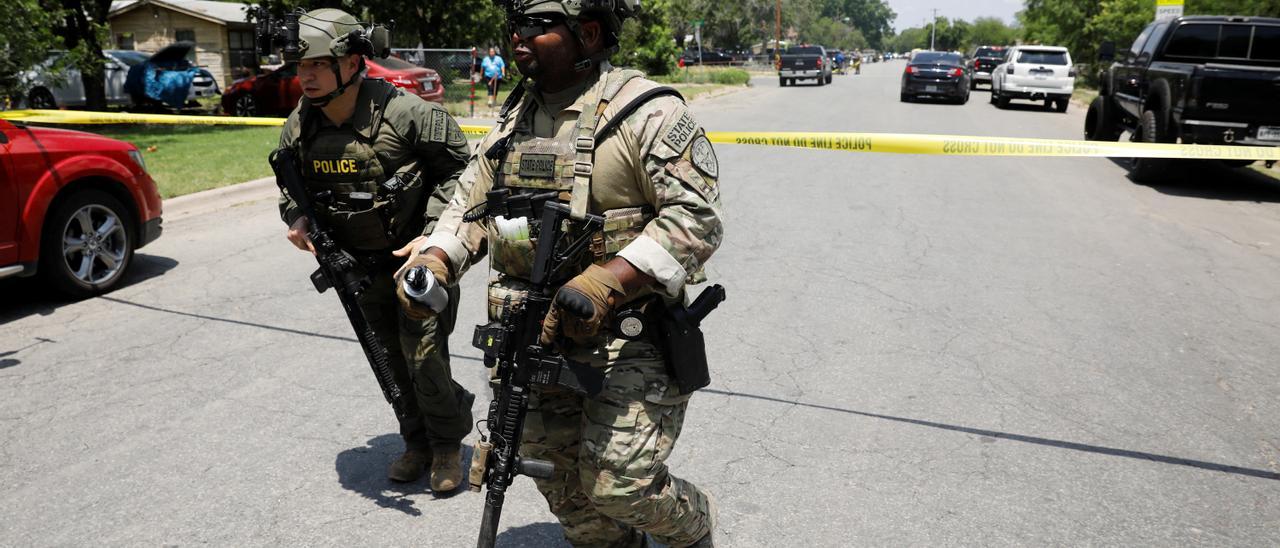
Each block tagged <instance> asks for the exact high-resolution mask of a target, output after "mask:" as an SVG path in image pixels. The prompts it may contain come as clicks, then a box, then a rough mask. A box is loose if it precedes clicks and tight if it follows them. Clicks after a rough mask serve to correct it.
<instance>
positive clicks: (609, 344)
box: [403, 0, 723, 546]
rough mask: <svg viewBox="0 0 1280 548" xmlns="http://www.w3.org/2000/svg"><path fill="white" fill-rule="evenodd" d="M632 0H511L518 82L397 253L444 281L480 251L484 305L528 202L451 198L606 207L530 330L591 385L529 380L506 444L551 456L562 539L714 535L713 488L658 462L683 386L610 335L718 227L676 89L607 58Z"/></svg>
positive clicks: (706, 162)
mask: <svg viewBox="0 0 1280 548" xmlns="http://www.w3.org/2000/svg"><path fill="white" fill-rule="evenodd" d="M638 7H639V6H638V0H516V1H515V2H514V5H511V6H510V9H509V17H510V18H511V20H510V21H509V26H510V30H511V32H512V34H513V40H514V53H515V55H514V59H515V61H516V63H517V64H518V65H519V68H520V72H521V73H522V74H524V75H526V76H527V77H529V78H530V80H531V82H528V83H526V84H527V85H526V88H525V90H524V95H523V97H522V98H519V99H518V100H516V101H515V102H510V101H509V102H508V107H505V108H504V116H502V117H501V118H500V120H499V123H498V126H497V127H496V128H495V129H494V130H493V131H492V132H490V133H489V135H488V136H487V137H486V138H485V139H484V141H483V142H482V143H481V145H480V147H479V148H478V149H477V154H476V155H475V156H473V157H472V159H471V163H470V165H469V166H468V168H467V172H466V173H465V174H464V175H463V177H462V179H461V181H460V182H459V189H458V192H457V193H456V194H455V195H454V196H453V199H452V201H451V203H450V205H449V209H448V210H447V211H446V212H445V213H444V215H443V216H442V217H441V219H440V224H439V225H438V226H437V228H436V230H435V231H434V232H433V233H432V234H431V235H430V236H429V237H428V238H425V239H423V240H420V241H418V242H416V245H415V250H414V255H413V256H412V257H411V259H410V261H409V262H408V265H411V266H425V267H427V268H429V269H431V271H432V272H433V273H434V274H435V275H436V278H437V279H438V280H439V281H440V282H441V283H443V284H445V285H448V284H450V283H456V281H457V278H458V277H460V276H461V275H462V274H463V273H464V272H465V271H466V270H467V268H468V267H469V266H471V265H472V263H473V262H475V261H476V260H478V259H479V257H480V256H481V255H482V254H484V253H485V252H486V251H487V252H488V255H489V257H490V267H491V268H492V269H493V270H494V271H495V272H496V275H495V276H494V277H493V278H492V281H491V282H490V284H489V299H488V302H489V315H490V319H491V320H496V319H498V318H499V317H500V314H501V309H502V307H503V304H504V303H507V302H512V303H518V302H519V301H520V300H521V299H523V298H524V296H525V295H527V292H526V290H527V288H528V287H529V286H528V280H529V279H530V278H529V277H530V274H531V272H530V267H531V263H532V255H533V249H534V246H535V243H534V242H533V241H531V240H530V239H529V231H528V230H527V229H524V228H522V226H524V224H525V223H527V222H529V219H527V218H518V219H505V218H496V219H494V220H488V219H481V220H479V221H477V222H463V217H464V213H465V212H467V211H468V210H470V209H472V208H473V207H479V206H480V205H481V204H485V202H486V199H487V194H486V193H487V192H488V191H490V190H493V189H495V188H499V187H505V188H507V189H510V192H511V193H512V194H513V195H523V196H539V195H541V196H544V198H539V199H546V198H545V196H546V194H547V192H548V191H559V195H558V196H559V198H558V199H559V200H562V201H564V202H567V203H568V205H569V206H570V208H571V209H572V211H573V212H574V216H579V218H581V217H580V216H581V215H583V214H586V213H590V214H594V215H600V216H603V217H604V218H605V224H604V229H603V231H601V232H599V233H597V234H594V235H593V237H592V245H591V255H590V256H589V257H588V258H587V260H586V261H585V262H586V264H583V265H579V266H578V267H577V268H576V269H574V270H573V271H571V272H569V273H568V275H567V276H565V277H564V278H562V279H564V281H565V283H564V285H563V286H562V287H561V289H560V290H559V291H558V293H557V295H556V298H555V305H554V306H553V308H552V311H551V312H550V313H549V314H548V316H547V317H546V318H545V319H544V321H543V333H542V342H543V344H554V345H556V346H557V347H559V348H560V349H561V350H562V351H563V352H564V353H565V355H566V357H568V358H570V359H572V360H575V361H579V362H583V363H590V364H592V365H593V366H595V367H599V368H601V369H602V370H603V371H604V373H605V375H606V377H605V381H604V382H605V386H604V389H603V391H602V392H600V393H599V394H598V395H596V396H592V397H583V396H579V395H577V394H576V393H574V392H571V391H568V390H564V389H560V388H558V387H553V386H537V387H536V388H535V389H534V391H533V393H532V398H531V403H530V409H529V415H528V418H527V420H526V422H525V432H524V444H523V445H522V447H521V448H520V453H521V454H522V455H524V456H525V457H529V458H536V459H540V460H546V461H550V462H552V463H553V464H554V465H555V474H554V476H553V477H552V478H550V479H545V480H543V479H536V480H535V482H536V484H537V486H538V490H539V491H540V492H541V493H542V494H543V496H544V497H545V498H546V500H547V502H548V504H549V505H550V509H551V511H552V512H553V513H555V514H556V516H557V517H558V518H559V520H560V523H561V525H562V526H563V527H564V533H565V537H566V538H567V539H568V540H569V541H570V542H571V543H572V544H573V545H575V546H640V545H641V544H642V543H643V542H644V534H648V536H650V537H652V538H653V539H655V540H657V541H658V542H661V543H663V544H667V545H671V546H710V545H711V544H712V531H713V530H714V528H715V523H714V519H715V517H714V515H715V511H714V504H713V502H712V499H711V497H710V495H709V494H708V493H707V492H706V491H704V490H702V489H699V488H698V487H697V486H695V485H694V484H693V483H691V482H689V481H688V480H685V479H682V478H680V477H677V476H676V475H675V474H674V473H672V471H671V470H670V469H669V468H668V467H667V465H666V461H667V458H668V457H669V456H670V454H671V451H672V450H673V448H674V445H675V442H676V439H677V438H678V437H679V435H680V429H681V426H682V424H683V422H684V418H685V412H686V409H687V407H688V402H689V398H690V396H691V394H688V393H682V391H681V389H680V388H679V385H678V384H677V383H676V382H675V379H674V378H673V377H672V376H671V373H669V371H668V369H667V367H666V363H665V360H664V356H665V355H666V353H667V352H668V349H667V348H666V347H664V345H663V344H662V343H661V342H660V341H658V340H655V339H652V338H649V337H642V338H640V339H639V340H624V339H622V338H618V337H616V336H615V335H614V333H613V332H612V331H611V330H610V329H609V327H608V323H609V320H610V318H611V317H613V316H614V314H615V313H616V312H618V311H620V310H622V309H623V308H635V307H640V306H645V307H651V306H659V305H662V306H665V305H666V304H667V303H671V302H674V301H677V300H683V299H685V294H686V287H687V286H689V285H692V284H697V283H701V282H702V281H705V279H706V278H705V276H704V275H703V271H702V267H703V265H704V264H705V262H706V261H707V260H708V258H709V257H710V256H711V255H712V253H713V252H714V251H715V250H716V249H717V248H718V247H719V245H720V242H721V239H722V236H723V228H722V225H721V209H720V190H719V185H718V182H717V181H718V178H719V175H720V168H719V163H718V161H717V159H716V155H715V151H714V150H713V149H712V147H711V143H710V141H708V139H707V137H706V134H705V132H704V131H703V129H702V128H701V127H700V126H699V125H698V123H697V122H696V120H695V119H694V118H693V115H692V114H691V113H690V111H689V108H688V107H687V106H686V105H685V103H684V100H683V99H682V98H681V97H679V96H678V94H675V93H674V91H673V90H669V89H664V88H661V87H660V86H658V85H657V84H655V83H654V82H652V81H650V80H648V79H645V78H643V77H642V75H641V74H639V73H637V72H634V71H628V70H619V69H615V68H613V67H612V66H610V65H609V63H608V58H609V57H610V54H612V53H614V52H615V51H616V49H617V44H618V33H619V32H620V30H621V26H622V21H623V20H624V19H625V18H626V17H628V16H630V15H632V14H633V13H634V11H635V10H636V9H638ZM469 218H473V217H469ZM513 226H514V228H513ZM403 304H404V305H405V306H406V307H407V308H410V309H414V308H421V307H419V306H417V305H415V304H414V303H411V302H404V303H403ZM644 310H650V308H645V309H644Z"/></svg>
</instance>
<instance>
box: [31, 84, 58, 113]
mask: <svg viewBox="0 0 1280 548" xmlns="http://www.w3.org/2000/svg"><path fill="white" fill-rule="evenodd" d="M27 107H28V108H33V109H43V110H54V109H56V108H58V100H57V99H56V98H54V96H53V92H51V91H49V90H47V89H45V88H35V89H33V90H31V91H30V92H28V93H27Z"/></svg>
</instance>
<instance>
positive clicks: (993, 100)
mask: <svg viewBox="0 0 1280 548" xmlns="http://www.w3.org/2000/svg"><path fill="white" fill-rule="evenodd" d="M999 98H1000V94H999V93H996V88H994V87H992V88H991V95H990V96H988V97H987V102H988V103H991V104H993V105H994V104H996V100H998V99H999Z"/></svg>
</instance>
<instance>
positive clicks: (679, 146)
mask: <svg viewBox="0 0 1280 548" xmlns="http://www.w3.org/2000/svg"><path fill="white" fill-rule="evenodd" d="M697 132H698V123H697V122H695V121H693V116H690V115H689V111H687V110H686V111H684V112H682V113H681V114H680V119H679V120H676V123H674V124H672V125H671V129H669V130H667V135H666V136H665V137H663V138H662V141H663V142H664V143H666V144H667V146H669V147H671V150H674V151H676V152H677V153H679V152H684V149H685V147H687V146H689V141H691V140H693V135H694V134H695V133H697Z"/></svg>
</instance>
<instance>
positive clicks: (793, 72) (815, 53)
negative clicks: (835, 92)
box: [778, 46, 831, 87]
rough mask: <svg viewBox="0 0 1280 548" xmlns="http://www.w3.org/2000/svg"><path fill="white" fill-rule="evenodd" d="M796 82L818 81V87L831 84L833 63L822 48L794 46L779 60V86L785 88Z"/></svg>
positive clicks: (783, 53)
mask: <svg viewBox="0 0 1280 548" xmlns="http://www.w3.org/2000/svg"><path fill="white" fill-rule="evenodd" d="M796 80H817V81H818V85H819V86H821V85H825V84H830V83H831V63H830V62H828V61H827V50H826V48H823V47H822V46H792V47H789V48H787V49H786V50H785V51H783V52H782V56H781V57H779V59H778V84H779V85H781V86H783V87H785V86H787V85H788V84H795V82H796Z"/></svg>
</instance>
